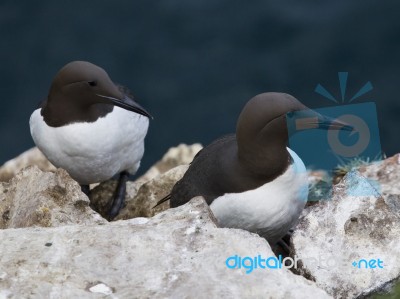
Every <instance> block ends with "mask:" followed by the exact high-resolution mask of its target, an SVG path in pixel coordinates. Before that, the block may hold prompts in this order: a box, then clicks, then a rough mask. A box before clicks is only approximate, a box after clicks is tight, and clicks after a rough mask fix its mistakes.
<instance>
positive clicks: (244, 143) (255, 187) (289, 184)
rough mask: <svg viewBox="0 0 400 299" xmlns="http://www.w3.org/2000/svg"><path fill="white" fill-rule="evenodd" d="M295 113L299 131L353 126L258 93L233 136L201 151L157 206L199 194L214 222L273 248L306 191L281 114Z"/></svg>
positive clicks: (293, 220)
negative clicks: (261, 239)
mask: <svg viewBox="0 0 400 299" xmlns="http://www.w3.org/2000/svg"><path fill="white" fill-rule="evenodd" d="M295 111H303V112H304V111H305V112H306V115H307V117H306V118H305V119H304V121H303V123H302V128H303V129H307V128H322V129H336V130H339V129H342V128H343V129H345V130H352V127H351V126H349V125H347V124H344V123H342V122H339V121H335V120H334V119H331V118H329V117H326V116H323V115H321V114H318V113H317V112H315V111H313V110H310V109H308V108H307V107H306V106H304V105H303V104H302V103H300V102H299V101H298V100H297V99H295V98H294V97H292V96H290V95H288V94H284V93H272V92H271V93H263V94H260V95H257V96H256V97H254V98H252V99H251V100H250V101H249V102H248V103H247V104H246V105H245V107H244V108H243V110H242V112H241V114H240V116H239V119H238V122H237V128H236V134H232V135H228V136H225V137H222V138H220V139H218V140H216V141H214V142H213V143H211V144H210V145H208V146H207V147H205V148H204V149H203V150H201V151H200V152H199V153H198V154H197V156H196V157H195V158H194V159H193V161H192V163H191V165H190V167H189V169H188V170H187V172H186V173H185V175H184V176H183V178H182V179H181V180H180V181H178V182H177V183H176V184H175V186H174V187H173V189H172V192H171V194H170V195H169V196H167V197H165V198H164V199H162V200H160V201H159V202H158V203H157V205H158V204H161V203H162V202H165V201H167V200H170V206H171V207H172V208H174V207H177V206H180V205H183V204H185V203H186V202H188V201H189V200H190V199H192V198H193V197H196V196H199V195H200V196H203V197H204V198H205V200H206V201H207V203H208V204H209V205H210V208H211V210H212V212H213V214H214V215H215V217H216V219H217V221H218V224H219V226H221V227H230V228H241V229H245V230H248V231H251V232H254V233H258V234H259V235H260V236H263V237H264V238H266V239H267V241H268V242H269V243H270V245H271V246H274V245H275V244H276V243H277V242H278V241H279V240H280V239H281V238H282V237H283V236H284V235H285V234H286V233H287V232H288V231H289V229H290V228H292V227H293V226H294V225H295V224H296V222H297V220H298V218H299V216H300V213H301V211H302V210H303V208H304V206H305V203H306V201H307V195H308V182H307V173H306V168H305V166H304V163H303V161H302V160H301V159H300V157H299V156H298V155H297V154H296V153H295V152H294V151H292V150H290V149H289V148H287V143H288V138H289V133H288V128H287V121H286V114H287V113H291V112H295ZM316 154H317V153H316Z"/></svg>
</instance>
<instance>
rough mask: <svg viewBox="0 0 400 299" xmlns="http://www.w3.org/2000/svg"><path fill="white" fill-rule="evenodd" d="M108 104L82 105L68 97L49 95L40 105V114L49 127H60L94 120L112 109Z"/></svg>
mask: <svg viewBox="0 0 400 299" xmlns="http://www.w3.org/2000/svg"><path fill="white" fill-rule="evenodd" d="M113 108H114V106H113V105H108V104H101V103H99V104H92V105H90V106H82V105H79V104H78V103H77V102H74V101H71V100H70V99H64V98H57V99H52V98H51V97H49V98H48V99H47V101H46V102H45V104H44V105H43V107H42V110H41V114H42V116H43V119H44V121H45V122H46V124H47V125H48V126H50V127H61V126H65V125H68V124H72V123H77V122H95V121H96V120H97V119H98V118H100V117H104V116H106V115H107V114H108V113H110V112H112V111H113Z"/></svg>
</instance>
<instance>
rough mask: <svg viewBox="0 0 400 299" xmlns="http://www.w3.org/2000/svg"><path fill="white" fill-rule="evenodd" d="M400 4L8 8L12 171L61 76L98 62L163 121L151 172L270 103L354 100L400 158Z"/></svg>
mask: <svg viewBox="0 0 400 299" xmlns="http://www.w3.org/2000/svg"><path fill="white" fill-rule="evenodd" d="M399 11H400V2H396V1H384V2H383V1H372V0H365V1H294V0H291V1H261V0H257V1H251V2H247V3H245V2H243V1H228V0H221V1H215V0H203V1H175V0H160V1H148V0H137V1H63V2H61V1H50V0H43V1H27V0H25V1H1V3H0V32H1V34H0V36H1V43H0V57H1V63H0V94H1V100H0V103H1V108H0V136H1V147H0V164H2V163H4V162H5V161H7V160H9V159H11V158H13V157H15V156H16V155H18V154H20V153H21V152H23V151H24V150H26V149H28V148H30V147H32V146H33V142H32V139H31V136H30V132H29V124H28V123H29V117H30V114H31V113H32V111H33V110H34V109H35V108H36V106H37V104H38V102H39V101H40V100H42V99H43V98H45V97H46V96H47V93H48V88H49V86H50V84H51V81H52V78H53V76H54V75H55V73H56V72H57V71H58V70H59V69H60V68H61V67H62V66H63V65H64V64H66V63H68V62H70V61H72V60H87V61H90V62H93V63H95V64H97V65H99V66H102V67H103V68H104V69H105V70H107V71H108V73H109V74H110V76H111V78H112V79H113V80H114V81H115V82H118V83H121V84H124V85H126V86H128V87H129V88H130V89H132V91H133V93H134V94H135V96H136V97H137V98H138V99H139V100H140V103H141V104H142V105H143V106H144V107H146V108H147V109H148V111H150V112H151V113H152V114H153V115H154V117H155V118H154V120H153V121H151V124H150V130H149V133H148V136H147V139H146V152H145V156H144V158H143V161H142V168H141V170H140V172H143V171H145V170H146V169H147V168H148V167H149V166H151V165H152V164H153V163H154V162H155V161H157V160H158V159H160V158H161V157H162V155H163V154H164V153H165V152H166V150H167V149H168V148H170V147H171V146H175V145H178V144H179V143H182V142H183V143H188V144H191V143H195V142H201V143H202V144H204V145H206V144H208V143H210V142H211V141H212V140H214V139H215V138H217V137H219V136H221V135H223V134H227V133H232V132H234V130H235V125H236V120H237V117H238V115H239V113H240V111H241V109H242V107H243V105H244V104H245V103H246V102H247V101H248V100H249V99H250V98H251V97H253V96H255V95H257V94H259V93H261V92H265V91H280V92H287V93H290V94H292V95H293V96H295V97H297V98H298V99H299V100H301V101H302V102H303V103H304V104H306V105H308V106H309V107H311V108H318V107H330V106H335V105H336V104H335V103H334V102H332V101H330V100H328V99H326V98H324V97H322V96H321V95H319V94H317V93H315V92H314V89H315V87H316V85H317V84H321V85H323V86H324V87H325V88H326V89H327V90H329V91H330V92H331V93H332V94H333V95H334V96H335V97H336V98H340V99H341V96H340V89H339V81H338V72H348V73H349V75H348V83H347V91H346V97H345V98H346V99H347V100H348V99H350V98H351V97H352V96H353V95H354V94H355V93H356V92H357V91H358V90H359V89H360V88H361V87H362V86H363V85H364V84H365V83H366V82H368V81H370V82H371V83H372V85H373V90H372V91H370V92H368V93H366V94H365V95H363V96H361V97H359V98H358V99H356V100H355V101H354V102H353V103H356V102H357V103H361V102H368V101H374V102H376V105H377V111H378V119H379V125H380V134H381V143H382V148H383V151H384V152H385V153H386V154H387V155H388V156H390V155H393V154H395V153H398V152H400V142H399V137H398V136H399V133H398V129H399V124H400V117H399V115H400V101H399V96H398V88H399V85H400V84H399V83H400V76H399V66H400V21H399V17H398V15H399Z"/></svg>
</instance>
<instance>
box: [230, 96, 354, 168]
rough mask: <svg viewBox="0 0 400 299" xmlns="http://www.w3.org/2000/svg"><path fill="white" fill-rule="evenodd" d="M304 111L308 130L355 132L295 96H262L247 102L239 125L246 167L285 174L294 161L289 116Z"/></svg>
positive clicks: (242, 160)
mask: <svg viewBox="0 0 400 299" xmlns="http://www.w3.org/2000/svg"><path fill="white" fill-rule="evenodd" d="M300 110H301V111H302V113H305V115H306V116H307V117H306V118H305V119H306V122H305V123H304V124H303V125H304V129H312V128H321V129H341V128H345V129H347V130H351V129H352V128H351V127H349V126H347V125H346V124H344V123H341V122H339V121H336V120H334V119H331V118H329V117H326V116H323V115H321V114H319V113H317V112H315V111H313V110H311V109H309V108H307V107H306V106H305V105H303V104H302V103H300V102H299V101H298V100H297V99H296V98H294V97H292V96H291V95H288V94H285V93H278V92H268V93H262V94H259V95H257V96H255V97H254V98H252V99H251V100H250V101H249V102H247V104H246V105H245V107H244V108H243V110H242V112H241V114H240V116H239V119H238V122H237V128H236V138H237V143H238V158H239V160H240V161H241V162H243V163H242V164H243V165H245V166H246V167H248V168H249V169H250V170H251V171H252V172H255V173H258V174H260V175H267V176H271V175H273V174H274V173H275V174H276V175H279V174H281V173H282V172H283V171H284V170H285V169H286V168H287V166H288V161H290V158H289V153H288V152H287V150H286V146H287V143H288V138H289V136H288V128H287V121H286V114H287V113H290V112H295V111H300Z"/></svg>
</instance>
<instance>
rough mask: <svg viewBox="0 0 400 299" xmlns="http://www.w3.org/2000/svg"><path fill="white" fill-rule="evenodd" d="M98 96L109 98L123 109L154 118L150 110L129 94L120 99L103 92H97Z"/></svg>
mask: <svg viewBox="0 0 400 299" xmlns="http://www.w3.org/2000/svg"><path fill="white" fill-rule="evenodd" d="M97 96H99V97H102V98H104V99H107V100H109V101H110V102H111V103H112V104H114V105H115V106H118V107H121V108H123V109H126V110H129V111H132V112H136V113H138V114H140V115H144V116H146V117H148V118H151V119H153V116H152V115H151V114H150V113H149V112H147V110H146V109H144V108H143V107H142V106H141V105H139V104H138V103H137V102H136V101H134V100H133V99H131V98H129V97H127V96H123V97H122V98H121V99H118V98H115V97H110V96H105V95H101V94H97Z"/></svg>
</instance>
